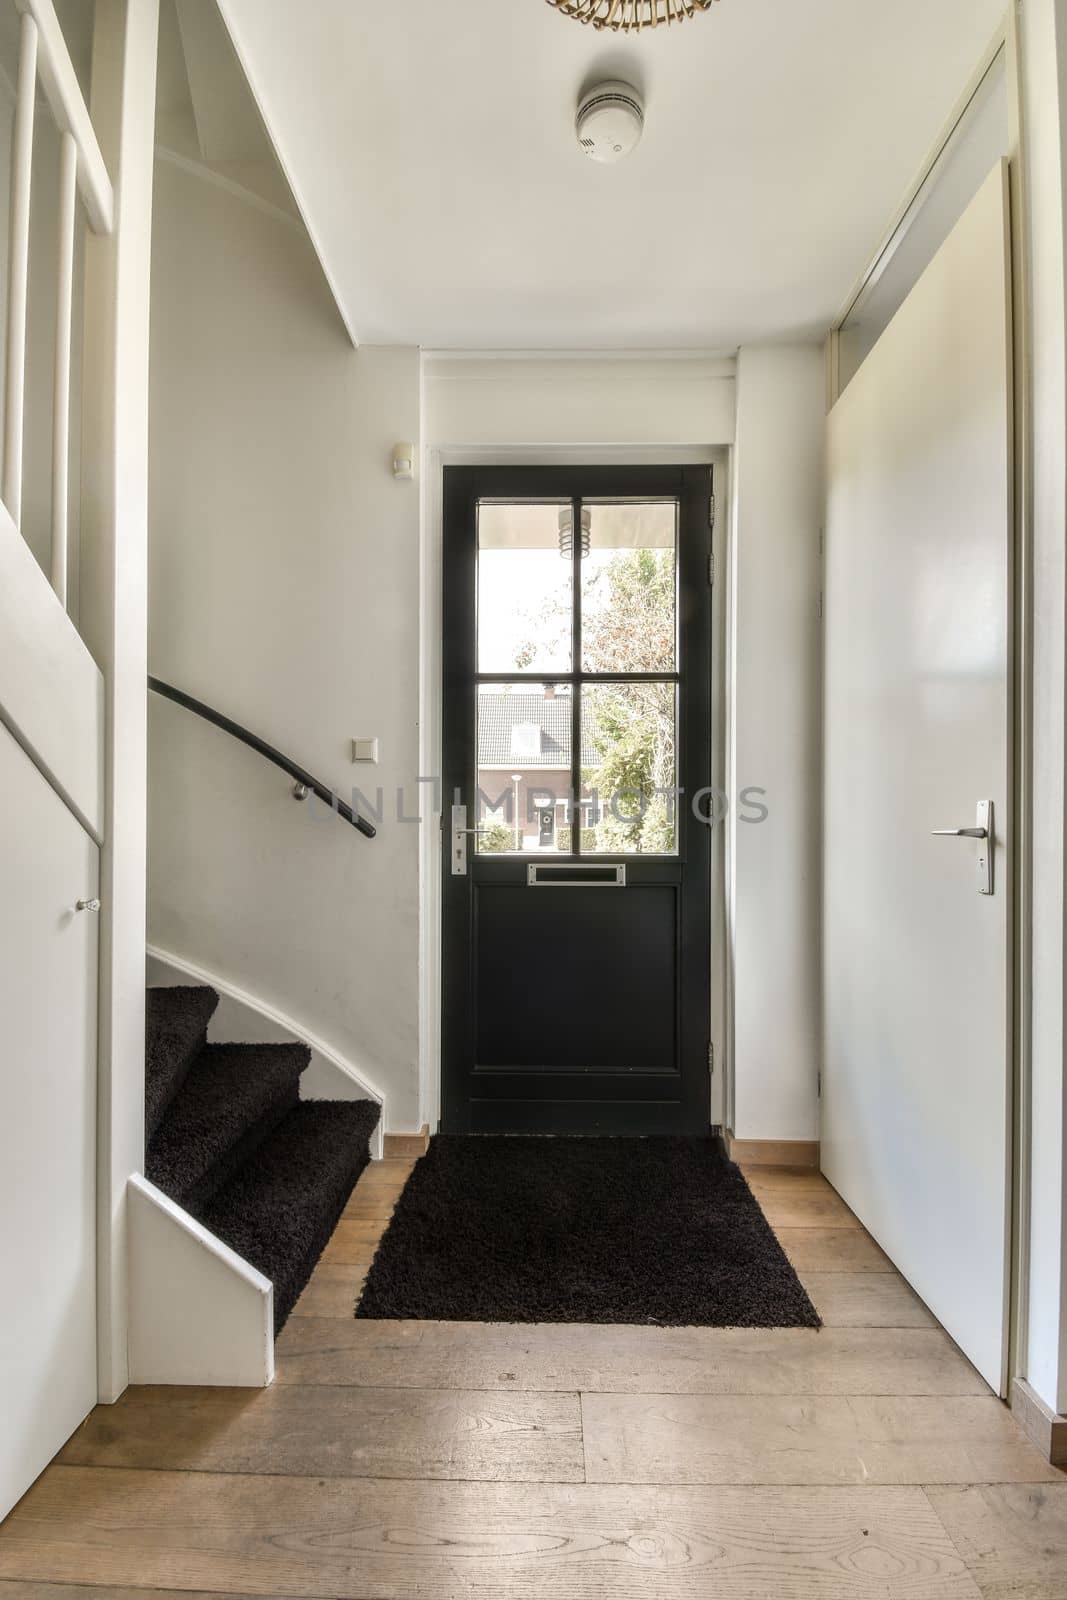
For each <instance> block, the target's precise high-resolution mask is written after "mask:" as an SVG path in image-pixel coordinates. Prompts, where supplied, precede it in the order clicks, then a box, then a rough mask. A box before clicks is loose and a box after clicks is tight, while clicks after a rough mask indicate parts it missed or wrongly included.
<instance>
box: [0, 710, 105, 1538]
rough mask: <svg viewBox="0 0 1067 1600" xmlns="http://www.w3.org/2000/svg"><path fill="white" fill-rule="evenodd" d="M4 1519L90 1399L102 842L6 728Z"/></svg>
mask: <svg viewBox="0 0 1067 1600" xmlns="http://www.w3.org/2000/svg"><path fill="white" fill-rule="evenodd" d="M0 793H2V794H3V796H4V805H3V833H2V837H0V1018H2V1019H3V1054H2V1059H0V1283H2V1284H3V1286H4V1297H3V1298H4V1309H3V1315H2V1316H0V1417H2V1418H3V1426H2V1428H0V1516H3V1515H5V1514H6V1512H7V1511H8V1510H9V1509H10V1508H11V1506H12V1505H13V1504H14V1503H15V1501H16V1500H17V1499H18V1498H19V1496H20V1495H21V1494H23V1493H24V1492H25V1490H26V1489H27V1488H28V1487H29V1486H30V1484H31V1483H32V1482H33V1480H34V1478H35V1477H36V1476H37V1474H38V1473H39V1472H41V1471H42V1469H43V1468H44V1467H45V1466H47V1464H48V1462H49V1461H50V1460H51V1458H52V1456H53V1455H55V1453H56V1451H57V1450H58V1449H59V1448H60V1446H61V1445H62V1444H63V1442H64V1441H65V1440H66V1439H67V1438H68V1437H69V1436H70V1434H71V1433H72V1432H73V1430H74V1429H75V1428H76V1427H77V1426H78V1424H79V1422H81V1420H82V1418H83V1417H84V1416H85V1415H86V1413H87V1412H88V1411H89V1410H90V1408H91V1407H92V1406H93V1404H94V1403H95V1400H96V1249H95V1240H96V995H97V924H98V920H99V919H98V917H97V916H96V915H95V913H94V912H92V911H90V910H86V911H76V910H75V905H76V902H77V901H78V900H80V899H86V900H87V899H91V898H92V897H93V896H95V894H96V892H97V883H98V869H99V862H98V854H99V853H98V851H97V847H96V845H95V844H94V843H93V841H92V840H91V839H90V838H89V836H88V834H86V833H85V831H84V830H83V829H82V827H81V825H80V824H79V823H78V822H77V821H76V820H75V818H74V817H73V815H72V814H71V812H70V811H68V810H67V808H66V806H65V805H64V804H63V802H62V801H61V800H60V799H59V797H58V796H57V795H56V793H55V791H54V790H53V789H52V788H51V787H50V785H49V784H48V783H46V781H45V779H44V778H43V777H42V776H41V774H40V772H39V771H38V770H37V768H36V767H35V766H34V765H33V763H32V762H31V761H30V759H29V757H28V756H27V755H26V754H25V752H24V751H23V750H22V749H21V747H20V746H19V745H18V744H16V742H15V740H14V739H13V738H12V736H11V734H10V733H8V731H7V729H6V728H3V727H0Z"/></svg>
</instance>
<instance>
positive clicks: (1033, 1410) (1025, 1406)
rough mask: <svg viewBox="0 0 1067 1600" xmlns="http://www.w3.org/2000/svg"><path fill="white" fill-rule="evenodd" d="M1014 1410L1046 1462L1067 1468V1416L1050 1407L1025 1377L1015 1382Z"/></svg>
mask: <svg viewBox="0 0 1067 1600" xmlns="http://www.w3.org/2000/svg"><path fill="white" fill-rule="evenodd" d="M1011 1411H1012V1416H1013V1417H1014V1418H1015V1420H1016V1422H1017V1423H1018V1424H1019V1426H1020V1427H1021V1428H1022V1430H1023V1432H1024V1433H1025V1434H1026V1437H1027V1438H1028V1439H1029V1440H1030V1443H1031V1444H1032V1445H1035V1446H1036V1448H1037V1449H1038V1450H1039V1451H1040V1452H1041V1454H1042V1455H1043V1456H1044V1458H1045V1460H1046V1461H1048V1462H1049V1463H1050V1464H1051V1465H1052V1466H1054V1467H1067V1417H1061V1416H1060V1415H1059V1414H1058V1413H1057V1412H1055V1411H1053V1409H1052V1407H1051V1406H1048V1405H1046V1404H1045V1402H1044V1400H1042V1398H1041V1396H1040V1395H1039V1394H1037V1393H1036V1391H1035V1390H1033V1389H1031V1387H1030V1385H1029V1384H1028V1383H1027V1382H1026V1379H1025V1378H1013V1379H1012V1384H1011Z"/></svg>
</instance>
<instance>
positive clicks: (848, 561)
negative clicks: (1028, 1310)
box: [821, 166, 1012, 1393]
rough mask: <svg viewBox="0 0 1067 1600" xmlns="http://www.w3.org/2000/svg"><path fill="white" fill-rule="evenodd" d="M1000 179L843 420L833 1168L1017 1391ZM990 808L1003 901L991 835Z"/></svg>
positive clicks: (828, 996) (830, 622)
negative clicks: (987, 830) (983, 816)
mask: <svg viewBox="0 0 1067 1600" xmlns="http://www.w3.org/2000/svg"><path fill="white" fill-rule="evenodd" d="M1007 217H1008V211H1007V173H1006V168H1004V167H1003V166H1000V167H998V168H997V169H996V170H995V171H994V172H993V173H992V174H991V175H990V177H989V179H988V180H987V182H986V183H985V185H984V186H983V188H982V190H981V192H980V193H979V194H978V195H977V196H976V198H975V200H974V201H973V202H972V204H971V206H970V208H969V210H968V211H967V212H966V213H965V215H964V216H963V218H962V219H961V220H960V222H959V223H958V225H957V227H956V229H955V231H954V232H953V233H952V235H951V236H950V237H949V239H948V240H947V241H946V243H945V244H944V246H943V247H942V249H941V251H940V252H939V254H938V255H937V256H936V258H935V259H934V261H933V262H932V264H931V265H930V267H929V268H928V269H927V271H926V272H925V273H924V275H923V277H922V278H921V279H920V281H919V283H918V284H917V285H916V287H915V288H914V289H913V291H912V293H911V295H910V296H909V298H908V300H907V301H906V302H905V304H904V305H903V307H902V308H901V310H900V311H899V312H898V314H897V316H896V317H895V319H894V320H893V322H892V323H891V324H890V326H889V328H888V329H887V330H886V332H885V333H884V334H883V336H882V338H881V339H880V341H879V342H878V344H877V345H876V346H875V348H874V350H873V351H872V353H871V355H870V356H869V357H868V359H867V361H866V362H865V363H864V365H863V366H862V367H861V368H860V370H859V372H858V374H857V375H856V377H855V378H854V379H853V380H852V382H851V384H850V385H849V387H848V388H847V389H846V391H845V393H844V394H843V395H842V397H841V399H840V400H839V401H838V403H837V405H836V406H835V407H834V410H833V412H832V413H831V416H830V425H829V461H828V488H829V499H828V519H827V532H826V539H827V544H826V561H827V571H826V666H825V671H826V690H825V738H826V771H825V809H824V828H825V833H824V862H825V882H824V984H825V997H824V1030H825V1032H824V1052H825V1054H824V1069H823V1103H822V1134H821V1137H822V1159H823V1169H824V1171H825V1172H826V1175H827V1177H828V1178H829V1179H830V1181H831V1183H833V1184H834V1186H835V1187H836V1188H837V1189H838V1190H839V1191H840V1192H841V1194H842V1195H843V1196H844V1198H845V1199H846V1200H847V1201H848V1203H849V1205H850V1206H851V1207H852V1209H853V1210H854V1211H855V1212H856V1213H857V1214H858V1216H859V1217H860V1219H861V1220H862V1221H863V1222H864V1223H865V1224H866V1226H867V1227H868V1228H869V1229H870V1231H871V1232H872V1233H873V1234H874V1236H875V1238H876V1239H877V1240H878V1242H879V1244H881V1245H882V1247H883V1249H884V1250H885V1251H886V1252H887V1253H888V1254H889V1256H890V1257H891V1258H892V1259H893V1261H894V1262H895V1263H896V1264H897V1266H898V1267H899V1268H900V1270H901V1271H902V1272H903V1274H904V1276H905V1277H906V1278H908V1279H909V1281H910V1282H911V1283H912V1284H913V1285H914V1287H915V1288H916V1289H917V1290H918V1292H919V1294H920V1295H922V1297H923V1299H924V1300H925V1301H926V1302H927V1304H928V1305H929V1306H930V1307H931V1309H932V1310H933V1311H934V1313H935V1314H936V1315H937V1316H938V1317H939V1318H940V1320H941V1322H942V1323H943V1324H944V1326H945V1327H946V1328H947V1329H948V1331H949V1333H950V1334H951V1335H952V1337H953V1338H954V1339H955V1340H956V1341H957V1343H958V1344H959V1345H960V1346H961V1347H962V1348H963V1350H964V1351H965V1352H966V1354H967V1355H968V1356H969V1357H970V1359H971V1360H972V1361H973V1362H974V1364H975V1366H976V1367H977V1368H978V1370H979V1371H980V1372H981V1373H982V1374H983V1376H984V1377H985V1378H986V1380H987V1381H988V1382H989V1383H990V1384H991V1385H992V1387H993V1388H994V1389H996V1390H997V1391H998V1392H999V1393H1003V1392H1004V1385H1005V1378H1006V1330H1007V1310H1008V1260H1009V1255H1008V1251H1009V1222H1010V1204H1009V1192H1010V1190H1009V1143H1010V1139H1009V1134H1010V1122H1009V1109H1010V1070H1009V1061H1010V1019H1011V1011H1010V1005H1009V968H1010V953H1011V946H1010V940H1009V928H1010V916H1011V894H1012V883H1011V848H1012V839H1011V815H1010V783H1009V771H1010V768H1009V732H1010V726H1009V719H1010V704H1011V698H1010V688H1009V661H1010V615H1011V587H1010V570H1011V568H1010V560H1011V557H1010V552H1011V537H1010V533H1011V515H1010V506H1011V486H1012V474H1011V405H1010V393H1011V388H1010V344H1011V338H1010V310H1009V286H1010V280H1009V251H1008V224H1007ZM979 801H993V802H994V811H995V825H996V834H997V838H996V844H995V855H994V869H995V892H994V893H993V894H992V895H991V896H990V895H984V894H980V893H979V881H978V863H977V859H976V858H977V857H978V855H979V852H980V848H981V847H980V845H979V844H978V843H977V842H976V841H974V840H973V839H967V838H947V837H935V834H934V830H935V829H945V828H963V827H971V828H973V827H975V825H976V806H977V803H978V802H979Z"/></svg>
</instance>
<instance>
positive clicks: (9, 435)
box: [2, 13, 37, 528]
mask: <svg viewBox="0 0 1067 1600" xmlns="http://www.w3.org/2000/svg"><path fill="white" fill-rule="evenodd" d="M36 97H37V24H36V22H34V20H33V18H32V17H31V16H27V15H26V14H25V13H23V17H22V28H21V32H20V35H19V76H18V85H17V88H16V91H15V128H14V138H13V142H12V151H11V221H10V226H9V239H10V245H9V254H8V275H7V365H6V370H5V373H4V475H3V485H2V494H3V501H4V504H5V506H6V507H7V509H8V511H9V512H10V514H11V520H12V521H13V522H14V524H15V526H16V528H17V527H19V526H20V524H21V521H22V412H23V405H24V402H25V392H26V284H27V277H28V273H29V254H30V180H31V178H32V175H33V111H34V101H35V100H36Z"/></svg>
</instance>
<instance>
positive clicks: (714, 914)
mask: <svg viewBox="0 0 1067 1600" xmlns="http://www.w3.org/2000/svg"><path fill="white" fill-rule="evenodd" d="M422 456H423V460H422V468H423V470H422V474H421V486H420V499H421V506H420V513H421V514H420V523H421V529H422V532H421V538H420V547H419V657H420V673H419V763H420V777H421V778H422V780H423V781H422V783H421V785H420V808H419V809H420V817H421V826H420V829H419V834H420V839H419V1122H420V1124H428V1125H429V1128H430V1131H431V1132H435V1131H436V1129H437V1125H438V1122H439V1120H440V1115H441V1093H442V1083H441V1071H442V1054H441V979H442V940H441V912H442V894H441V888H442V876H441V867H442V862H441V857H442V838H443V834H442V826H443V820H444V812H445V809H446V808H445V807H444V806H443V796H439V795H438V793H437V792H436V791H437V788H438V787H439V781H438V780H439V775H440V773H441V765H442V738H441V735H442V727H441V720H442V719H441V707H442V694H443V686H444V678H443V666H442V649H441V635H442V609H441V608H442V593H443V577H444V468H445V467H446V466H448V467H452V466H457V467H494V466H496V467H505V466H516V467H561V466H563V467H573V466H597V467H625V466H694V467H706V466H710V467H712V469H713V474H714V497H715V505H716V515H715V525H714V527H713V529H712V556H713V559H714V562H715V582H714V584H713V585H712V589H711V635H712V640H711V642H712V659H711V730H712V732H711V738H712V746H711V762H710V766H711V782H712V784H713V785H714V786H715V787H716V788H717V789H720V790H723V791H725V790H726V788H727V750H728V749H729V728H728V718H729V703H728V695H727V683H726V673H727V660H728V652H729V640H728V627H729V620H728V606H727V603H726V601H727V594H728V586H729V559H730V558H729V544H730V518H729V515H728V509H727V508H728V507H729V506H730V505H731V504H732V483H733V446H728V445H707V444H686V443H684V442H679V443H678V444H675V445H663V444H648V443H645V444H631V445H610V446H605V445H592V446H581V445H560V446H545V445H530V446H521V445H509V446H503V445H500V446H496V445H491V446H478V445H467V446H463V445H457V446H450V445H430V446H427V447H426V448H425V449H424V450H423V452H422ZM435 775H436V779H435ZM726 838H727V829H726V828H725V827H722V826H719V827H717V828H716V829H715V830H714V836H713V840H712V851H711V883H710V886H709V893H710V896H711V1043H712V1051H713V1056H714V1062H715V1069H714V1072H713V1073H712V1075H711V1097H710V1118H711V1125H712V1127H713V1128H718V1127H720V1126H723V1125H724V1124H725V1121H726V1113H727V1105H728V1099H729V1062H730V1060H731V1055H732V1050H731V1040H732V1021H731V1014H732V1007H731V1004H730V988H731V978H730V970H729V951H728V948H727V938H726V906H727V895H728V876H729V866H728V860H727V845H726Z"/></svg>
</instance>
